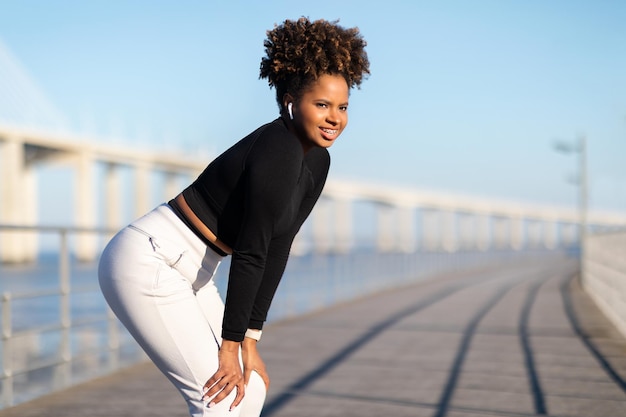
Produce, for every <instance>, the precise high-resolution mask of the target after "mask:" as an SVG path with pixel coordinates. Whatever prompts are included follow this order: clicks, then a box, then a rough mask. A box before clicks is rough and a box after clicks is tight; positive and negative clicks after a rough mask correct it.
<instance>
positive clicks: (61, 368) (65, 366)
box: [54, 229, 72, 389]
mask: <svg viewBox="0 0 626 417" xmlns="http://www.w3.org/2000/svg"><path fill="white" fill-rule="evenodd" d="M60 238H61V242H60V243H61V245H60V246H61V248H60V249H61V251H60V257H59V287H60V292H61V295H60V301H59V303H60V304H59V311H60V315H61V317H60V318H61V346H60V356H61V362H60V364H59V365H58V368H57V375H56V378H55V382H54V384H55V387H54V388H55V389H61V388H64V387H66V386H68V385H69V383H70V379H71V360H72V346H71V335H70V326H71V325H72V318H71V311H70V308H71V307H70V253H69V247H68V241H67V240H68V238H67V230H65V229H62V230H61V231H60Z"/></svg>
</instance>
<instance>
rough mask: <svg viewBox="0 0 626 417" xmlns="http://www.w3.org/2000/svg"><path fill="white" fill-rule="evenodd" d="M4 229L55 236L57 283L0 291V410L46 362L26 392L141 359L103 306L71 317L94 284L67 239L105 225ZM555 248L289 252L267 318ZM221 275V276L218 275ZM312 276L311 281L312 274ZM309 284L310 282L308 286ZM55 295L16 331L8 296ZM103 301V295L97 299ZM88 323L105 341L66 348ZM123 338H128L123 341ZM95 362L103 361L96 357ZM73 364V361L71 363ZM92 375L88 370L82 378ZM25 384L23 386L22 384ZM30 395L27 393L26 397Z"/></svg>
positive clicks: (20, 397) (105, 231)
mask: <svg viewBox="0 0 626 417" xmlns="http://www.w3.org/2000/svg"><path fill="white" fill-rule="evenodd" d="M6 230H10V231H13V230H33V231H45V232H53V233H56V234H58V236H59V239H60V245H59V256H60V258H59V268H58V275H59V277H58V279H59V283H58V286H57V287H56V288H54V289H52V290H47V289H46V290H34V291H26V292H24V291H22V292H19V293H15V294H11V293H9V292H5V293H4V294H2V296H1V297H0V310H1V312H2V323H1V332H2V337H1V340H2V357H1V358H0V371H1V374H0V380H1V382H2V398H1V399H0V408H4V407H8V406H11V405H13V404H15V403H16V402H22V401H25V400H28V399H30V398H24V393H23V392H20V391H19V389H18V390H17V391H15V388H16V387H17V388H19V384H18V383H17V382H19V381H18V379H19V378H24V374H26V373H28V372H31V371H33V370H38V369H44V368H49V369H52V370H53V371H54V386H53V387H52V389H47V391H45V392H38V393H37V394H33V395H41V394H45V393H49V392H50V391H52V390H57V389H61V388H65V387H67V386H69V385H70V384H74V383H77V382H79V381H80V379H76V378H75V377H74V375H73V373H72V369H73V368H76V366H75V364H76V363H79V361H83V360H95V361H98V366H99V368H98V371H99V372H100V373H102V372H111V371H113V370H116V369H120V368H121V367H123V366H126V365H128V364H129V363H132V362H136V361H137V360H138V359H139V358H141V359H143V358H145V355H144V354H143V353H142V352H141V350H140V349H139V348H138V346H137V345H136V344H135V343H134V341H132V339H131V338H130V337H129V336H128V333H127V332H126V331H125V330H124V329H123V328H122V327H121V326H120V324H119V322H118V320H117V318H116V317H115V316H114V314H113V313H112V311H111V310H110V309H109V308H106V312H105V313H104V314H101V315H98V314H94V315H93V316H92V315H91V314H90V315H89V316H85V317H80V318H76V317H72V316H71V310H70V296H71V295H73V294H76V293H77V292H89V291H91V290H93V291H94V292H96V291H98V289H97V285H94V287H93V288H91V287H83V286H81V287H74V288H72V287H71V286H70V273H71V269H70V266H71V265H70V251H69V245H68V237H69V235H71V234H73V233H84V232H88V233H99V234H106V235H110V234H112V231H111V230H108V229H105V228H87V227H60V226H59V227H57V226H15V225H3V224H0V233H2V232H3V231H6ZM560 252H562V250H532V249H529V250H527V251H516V250H499V249H495V250H493V251H490V252H485V251H479V250H475V251H471V250H468V251H458V252H455V253H449V252H426V251H425V252H417V251H416V252H411V253H406V252H386V253H375V252H369V251H367V252H359V251H355V252H352V253H329V254H314V255H312V256H305V257H293V258H292V260H291V261H290V263H289V264H288V265H287V270H286V274H287V275H289V279H286V280H284V281H285V282H284V284H283V285H282V287H281V288H279V291H278V292H277V296H276V297H275V299H274V302H273V307H272V311H271V315H270V316H271V317H270V318H269V321H275V320H282V319H286V318H289V317H294V316H297V315H300V314H304V313H309V312H311V311H313V310H316V309H319V308H324V307H328V306H330V305H333V304H336V303H339V302H345V301H348V300H351V299H354V298H355V297H361V296H365V295H367V294H371V293H373V292H376V291H380V290H384V289H386V288H391V287H394V286H398V285H405V284H407V283H409V282H415V281H419V280H423V279H429V277H432V276H433V275H434V274H436V273H440V272H443V271H452V270H457V269H459V268H471V267H477V266H480V265H484V264H494V262H498V261H504V262H508V261H513V260H520V259H523V258H525V257H535V258H533V259H536V257H537V256H540V257H541V256H545V255H546V254H547V255H549V256H552V255H551V254H555V253H560ZM224 262H225V263H226V264H225V265H224V267H223V268H220V271H218V277H217V280H216V284H217V285H218V287H220V291H223V290H224V289H225V288H224V285H225V282H226V279H225V278H226V277H225V276H224V275H226V274H227V271H228V263H229V261H228V259H226V260H225V261H224ZM220 274H224V275H220ZM312 276H314V277H315V279H312ZM312 283H315V284H314V285H313V284H312ZM50 295H53V296H58V297H59V302H58V305H59V312H60V314H59V319H58V320H57V321H56V322H54V323H46V324H42V323H39V324H38V325H37V326H30V327H29V328H28V329H18V330H17V331H16V329H15V328H14V326H13V319H12V314H13V312H14V311H15V310H14V305H13V304H14V302H15V301H17V300H28V299H31V298H37V297H46V296H50ZM103 304H104V301H103ZM93 323H96V324H97V323H103V324H104V323H106V329H104V328H103V329H101V330H99V331H98V333H97V335H98V336H102V335H104V334H105V333H106V336H105V338H106V343H102V342H100V343H98V346H97V348H98V351H97V352H96V353H88V352H87V353H82V352H81V353H80V354H77V353H76V352H73V351H72V335H73V333H72V331H73V330H75V329H77V328H79V327H81V326H89V325H90V324H93ZM48 332H50V333H54V332H58V333H59V334H60V343H59V346H58V350H56V351H55V352H56V355H55V357H52V358H48V357H43V356H41V357H38V358H36V359H35V360H30V361H29V362H28V363H27V364H26V365H25V366H22V367H19V368H18V367H16V366H13V362H12V361H13V355H14V353H16V349H17V344H16V339H17V338H18V337H31V336H32V337H34V335H37V336H39V337H41V335H42V334H43V333H48ZM126 340H128V341H132V342H130V343H128V344H126V343H124V342H125V341H126ZM128 346H132V349H133V350H132V352H131V353H132V355H133V356H127V355H125V353H126V349H127V347H128ZM101 362H102V363H101ZM73 364H74V365H73ZM95 376H96V375H94V374H90V375H89V377H95ZM28 388H29V389H30V388H31V387H30V386H29V387H28ZM16 394H17V395H16ZM31 398H32V397H31Z"/></svg>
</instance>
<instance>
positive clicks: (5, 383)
mask: <svg viewBox="0 0 626 417" xmlns="http://www.w3.org/2000/svg"><path fill="white" fill-rule="evenodd" d="M11 321H12V318H11V294H10V293H8V292H5V293H3V294H2V405H3V407H10V406H12V405H13V370H12V363H13V341H12V339H11V336H12V333H13V331H12V323H11Z"/></svg>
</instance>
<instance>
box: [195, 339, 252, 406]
mask: <svg viewBox="0 0 626 417" xmlns="http://www.w3.org/2000/svg"><path fill="white" fill-rule="evenodd" d="M239 346H240V344H239V342H233V341H230V340H224V341H223V342H222V347H221V348H220V351H219V354H218V358H219V368H218V370H217V372H216V373H215V374H214V375H213V376H212V377H211V378H209V380H208V381H207V382H206V384H204V390H205V391H206V392H205V394H204V397H203V399H204V400H209V399H210V398H211V397H213V396H215V397H214V398H213V399H212V400H211V402H210V403H209V408H210V407H213V406H214V405H215V404H217V403H219V402H220V401H222V400H223V399H224V398H226V397H227V396H228V395H229V394H230V393H231V392H232V390H233V389H235V388H236V389H237V396H236V397H235V400H234V401H233V403H232V404H231V406H230V409H231V410H232V409H233V408H235V407H237V406H238V405H239V403H240V402H241V400H242V399H243V396H244V395H245V386H244V378H243V373H242V372H241V365H240V364H239ZM216 394H217V395H216Z"/></svg>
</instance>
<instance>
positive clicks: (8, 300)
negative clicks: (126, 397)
mask: <svg viewBox="0 0 626 417" xmlns="http://www.w3.org/2000/svg"><path fill="white" fill-rule="evenodd" d="M5 231H35V232H40V233H55V234H57V235H58V236H59V248H58V251H59V265H58V271H57V274H58V285H57V286H56V287H55V288H51V289H37V290H33V291H19V292H10V291H4V292H3V293H2V295H1V297H0V311H1V312H2V320H1V324H0V325H1V341H2V356H1V357H0V371H1V373H0V381H1V383H2V397H1V399H0V408H5V407H9V406H12V405H14V404H15V402H16V395H15V394H16V392H15V384H16V378H17V377H20V376H23V375H25V374H28V373H30V372H33V371H37V370H44V369H51V370H52V371H53V373H54V380H53V385H54V386H53V388H52V389H53V390H58V389H62V388H65V387H67V386H69V385H70V384H72V383H73V382H75V381H73V379H75V378H74V377H73V372H72V363H77V362H78V361H81V360H86V359H89V358H93V359H95V360H98V358H100V357H101V356H102V354H103V352H96V353H95V354H94V353H81V354H75V353H73V352H72V330H73V329H76V328H78V327H81V326H86V325H90V324H97V323H103V324H107V323H108V324H107V327H108V343H107V346H106V347H105V349H106V356H107V363H108V366H107V368H108V369H107V371H112V370H114V369H117V368H119V367H120V363H121V362H120V360H119V356H120V349H121V348H122V347H123V346H122V344H121V343H120V341H121V337H120V335H119V332H120V330H121V329H120V326H119V325H118V322H117V318H116V317H115V316H114V315H113V314H112V313H111V312H110V310H108V309H107V312H106V313H105V314H104V315H102V316H99V315H94V316H89V317H82V318H73V317H72V314H71V299H70V297H71V295H72V294H77V293H79V294H80V293H89V292H93V293H95V292H98V291H99V289H98V288H97V285H93V286H80V287H77V288H75V289H72V288H71V285H70V284H71V281H70V276H71V262H70V249H69V244H68V238H69V235H71V234H77V233H94V234H98V235H110V234H112V233H113V232H114V231H113V230H111V229H108V228H99V227H80V226H50V225H11V224H0V233H2V232H5ZM51 296H58V297H59V302H58V310H59V317H58V320H56V321H54V322H52V323H45V324H35V325H32V326H28V327H27V328H23V329H15V328H14V325H13V318H14V317H13V311H14V302H15V301H18V300H31V299H40V298H43V297H51ZM54 332H58V333H59V334H60V342H59V346H58V350H57V352H56V354H55V355H54V356H53V357H51V358H37V360H34V361H33V360H29V361H27V363H26V364H25V366H21V367H16V366H14V364H13V360H14V356H15V354H16V353H17V352H16V349H18V348H19V347H18V346H17V343H16V341H17V340H18V339H22V338H28V337H31V336H32V337H41V335H43V334H50V333H54ZM25 399H28V398H22V399H21V400H22V401H23V400H25Z"/></svg>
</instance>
